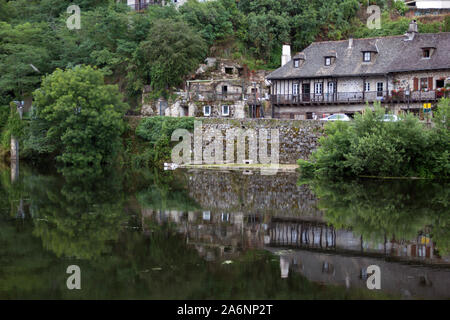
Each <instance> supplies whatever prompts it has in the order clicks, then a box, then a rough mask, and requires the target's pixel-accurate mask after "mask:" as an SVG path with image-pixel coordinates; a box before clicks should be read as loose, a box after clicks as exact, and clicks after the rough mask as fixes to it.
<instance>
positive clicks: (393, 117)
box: [383, 114, 398, 122]
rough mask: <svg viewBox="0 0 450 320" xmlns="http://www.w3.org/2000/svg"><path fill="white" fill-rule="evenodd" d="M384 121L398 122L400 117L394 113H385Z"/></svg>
mask: <svg viewBox="0 0 450 320" xmlns="http://www.w3.org/2000/svg"><path fill="white" fill-rule="evenodd" d="M383 121H385V122H396V121H398V117H397V116H396V115H393V114H385V115H384V119H383Z"/></svg>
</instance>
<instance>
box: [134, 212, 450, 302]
mask: <svg viewBox="0 0 450 320" xmlns="http://www.w3.org/2000/svg"><path fill="white" fill-rule="evenodd" d="M142 218H143V219H144V220H146V219H149V218H150V219H152V220H153V221H155V222H157V223H159V224H165V223H172V224H173V225H174V226H175V227H176V230H177V232H178V233H181V234H183V235H184V236H185V239H186V243H187V245H189V246H192V247H194V248H196V250H197V251H198V253H199V255H200V256H202V257H203V258H204V259H205V260H207V261H217V262H221V261H225V260H227V259H233V258H236V257H237V256H239V255H240V254H241V253H242V252H244V251H246V250H249V249H263V250H268V251H270V252H272V253H274V254H276V255H278V256H279V259H280V276H281V278H288V277H289V273H290V272H298V273H301V274H302V275H304V276H305V277H307V278H308V279H309V280H311V281H314V282H319V283H324V284H333V285H342V286H345V287H347V288H355V287H359V288H367V287H366V280H367V272H366V269H367V267H368V266H369V265H378V266H379V267H380V268H381V270H382V290H385V291H386V292H389V293H393V294H398V295H400V296H403V297H409V296H414V297H424V298H432V297H441V298H442V297H450V257H441V256H439V255H438V254H436V250H435V247H434V243H433V241H432V239H431V238H430V236H427V235H426V234H422V235H418V237H417V238H416V239H409V240H404V239H402V240H395V239H390V240H387V239H386V241H384V242H382V243H377V242H373V241H366V240H365V239H364V238H363V237H362V236H359V235H357V234H354V233H353V232H352V231H351V230H337V229H336V228H334V227H333V226H331V225H329V224H327V223H325V222H323V221H320V219H317V218H316V219H306V220H304V219H301V218H299V219H294V218H292V217H288V218H283V217H280V216H272V215H269V214H260V215H258V214H245V213H236V212H234V213H226V212H214V211H198V212H194V211H190V212H181V211H174V210H172V211H171V210H153V209H142ZM143 225H144V226H145V223H144V224H143ZM144 231H145V228H144Z"/></svg>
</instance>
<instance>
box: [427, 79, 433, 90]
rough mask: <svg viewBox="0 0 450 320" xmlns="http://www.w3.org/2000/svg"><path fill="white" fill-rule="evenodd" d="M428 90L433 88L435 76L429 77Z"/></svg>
mask: <svg viewBox="0 0 450 320" xmlns="http://www.w3.org/2000/svg"><path fill="white" fill-rule="evenodd" d="M428 90H430V91H431V90H433V77H429V78H428Z"/></svg>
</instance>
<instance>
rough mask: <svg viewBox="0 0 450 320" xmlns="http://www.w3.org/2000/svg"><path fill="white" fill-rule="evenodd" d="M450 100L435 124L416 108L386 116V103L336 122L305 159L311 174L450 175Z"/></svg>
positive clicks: (441, 106)
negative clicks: (420, 117)
mask: <svg viewBox="0 0 450 320" xmlns="http://www.w3.org/2000/svg"><path fill="white" fill-rule="evenodd" d="M449 110H450V107H449V100H448V99H443V100H441V102H440V103H439V106H438V110H437V112H436V116H435V118H434V122H435V128H433V129H427V128H426V127H425V126H424V125H423V124H421V123H420V122H419V120H418V119H417V118H416V117H414V116H413V115H412V114H407V115H405V116H404V117H401V119H400V121H397V122H384V121H383V117H384V112H385V111H384V109H382V108H381V107H380V106H379V104H378V105H375V107H374V110H373V111H372V110H371V109H368V108H367V109H366V110H365V112H364V113H363V114H357V115H356V116H355V121H354V122H353V123H349V122H334V123H329V124H327V125H326V127H325V133H326V136H324V137H322V138H321V139H320V148H319V149H318V150H316V151H315V152H314V153H313V155H312V156H311V161H304V160H299V162H298V163H299V166H300V171H301V172H302V175H303V176H305V177H311V176H317V177H334V178H336V177H355V176H363V175H366V176H404V177H411V176H420V177H427V178H448V177H449V176H450V157H449V155H450V154H449V150H450V134H449V127H448V120H447V119H448V117H449Z"/></svg>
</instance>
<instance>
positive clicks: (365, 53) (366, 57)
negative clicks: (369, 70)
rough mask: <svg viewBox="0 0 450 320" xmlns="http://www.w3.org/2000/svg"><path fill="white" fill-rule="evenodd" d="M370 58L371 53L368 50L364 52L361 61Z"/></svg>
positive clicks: (368, 60) (367, 60) (366, 60)
mask: <svg viewBox="0 0 450 320" xmlns="http://www.w3.org/2000/svg"><path fill="white" fill-rule="evenodd" d="M370 60H372V54H371V53H370V52H364V57H363V61H364V62H370Z"/></svg>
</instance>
